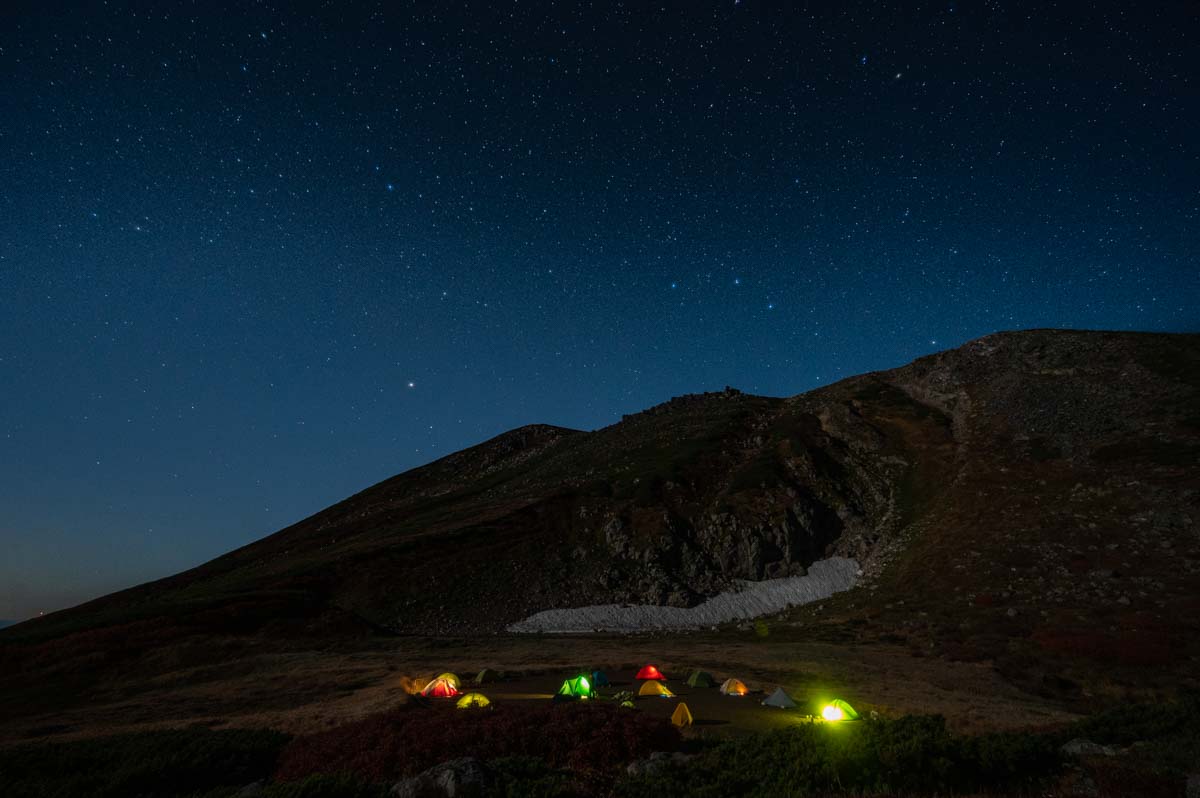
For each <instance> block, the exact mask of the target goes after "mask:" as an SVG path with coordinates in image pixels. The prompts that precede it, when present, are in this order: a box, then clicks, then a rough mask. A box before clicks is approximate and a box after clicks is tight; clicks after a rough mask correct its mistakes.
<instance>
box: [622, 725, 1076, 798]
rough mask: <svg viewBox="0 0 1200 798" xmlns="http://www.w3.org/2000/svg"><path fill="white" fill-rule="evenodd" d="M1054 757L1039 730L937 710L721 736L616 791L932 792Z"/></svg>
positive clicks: (999, 777) (973, 786)
mask: <svg viewBox="0 0 1200 798" xmlns="http://www.w3.org/2000/svg"><path fill="white" fill-rule="evenodd" d="M1058 762H1059V759H1058V753H1057V742H1056V740H1054V739H1052V738H1051V737H1049V736H1041V735H1022V734H991V735H983V736H980V737H959V736H956V735H953V734H951V733H950V732H949V731H948V730H947V729H946V724H945V721H944V720H943V719H942V718H941V717H940V716H909V717H904V718H900V719H898V720H878V721H863V722H859V723H843V724H823V723H801V722H798V723H797V725H796V726H795V727H794V728H791V729H785V730H783V731H778V732H772V733H769V734H760V735H752V736H747V737H744V738H739V739H736V740H729V741H726V742H723V743H721V744H719V745H717V746H715V747H714V748H711V749H709V750H708V751H705V752H704V753H702V754H701V755H700V756H699V757H697V758H696V759H695V760H693V761H691V762H689V763H688V764H687V765H686V766H684V767H678V768H673V769H671V770H664V771H660V772H658V773H655V774H652V775H647V776H641V777H637V778H628V779H626V780H624V781H623V782H621V783H620V784H619V785H618V794H619V795H621V796H628V797H629V798H633V797H634V796H644V795H655V796H662V797H663V798H666V797H667V796H695V797H696V798H704V797H705V796H708V797H710V798H716V797H717V796H727V795H747V796H787V795H806V794H810V793H817V794H823V793H829V792H837V793H851V794H857V793H874V792H885V793H891V792H900V793H906V794H908V793H938V794H946V793H953V792H965V791H974V790H980V789H984V788H987V789H995V788H997V787H1008V786H1016V785H1019V784H1026V783H1030V782H1033V781H1036V780H1038V779H1040V778H1044V777H1046V776H1047V775H1048V774H1050V773H1051V772H1053V771H1054V770H1055V768H1056V767H1057V765H1058Z"/></svg>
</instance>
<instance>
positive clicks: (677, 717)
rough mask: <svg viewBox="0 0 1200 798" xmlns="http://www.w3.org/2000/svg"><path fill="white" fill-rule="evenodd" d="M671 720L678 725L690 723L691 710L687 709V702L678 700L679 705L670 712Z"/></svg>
mask: <svg viewBox="0 0 1200 798" xmlns="http://www.w3.org/2000/svg"><path fill="white" fill-rule="evenodd" d="M671 722H672V723H674V724H675V725H676V726H680V727H682V726H691V725H692V711H691V710H690V709H688V705H687V704H685V703H683V702H682V701H680V702H679V706H677V707H675V711H674V712H672V713H671Z"/></svg>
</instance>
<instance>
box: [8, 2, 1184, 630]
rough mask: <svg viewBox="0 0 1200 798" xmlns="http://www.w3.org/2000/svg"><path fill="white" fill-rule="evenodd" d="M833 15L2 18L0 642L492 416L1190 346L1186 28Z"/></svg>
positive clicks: (633, 7)
mask: <svg viewBox="0 0 1200 798" xmlns="http://www.w3.org/2000/svg"><path fill="white" fill-rule="evenodd" d="M791 5H792V4H790V3H780V4H777V6H791ZM828 5H829V6H835V7H836V8H837V9H838V10H836V11H828V10H825V9H824V6H823V5H820V4H818V5H815V6H813V9H814V10H804V11H799V10H792V11H782V10H779V8H778V7H772V4H766V3H755V2H751V1H750V0H744V2H740V3H738V2H734V1H733V0H729V1H728V2H723V3H720V4H716V5H709V4H707V3H701V2H689V3H680V4H671V5H668V6H666V7H664V6H663V5H661V4H642V3H638V2H625V3H615V2H614V3H611V4H610V3H596V4H595V5H587V4H580V5H576V4H573V3H555V4H550V3H546V2H542V3H539V2H521V3H519V4H513V3H508V2H502V1H501V0H496V2H494V3H493V2H478V3H470V4H461V3H459V4H451V3H448V2H447V3H443V2H425V3H408V2H381V3H378V4H372V5H363V6H357V5H353V4H349V3H342V2H329V3H325V4H322V5H321V6H320V7H314V8H309V9H306V10H305V11H304V12H303V13H301V12H298V11H296V10H294V9H293V6H292V4H286V3H280V4H278V5H277V6H275V5H271V4H263V3H255V4H249V3H246V4H236V5H235V6H233V7H231V8H227V9H224V10H221V11H214V10H213V9H214V8H215V5H213V4H209V3H200V2H198V3H172V2H153V3H149V2H148V3H144V4H125V3H119V2H108V3H87V4H82V3H74V4H69V5H57V4H55V3H46V2H39V3H25V2H17V3H11V2H10V3H5V4H3V9H2V10H0V397H2V398H0V618H22V617H27V616H29V615H33V614H36V613H37V612H39V611H42V610H51V609H56V608H59V607H62V606H66V605H69V604H72V603H75V602H78V601H80V600H83V599H85V598H89V597H92V596H95V595H98V594H100V593H104V592H108V591H110V590H113V589H116V588H120V587H125V586H128V585H131V584H134V583H137V582H140V581H144V580H147V579H150V578H155V577H159V576H164V575H167V574H169V573H172V572H175V571H178V570H181V569H183V568H186V567H190V566H192V565H196V564H198V563H200V562H201V561H203V560H206V559H209V558H211V557H213V556H216V555H218V554H220V553H222V552H224V551H227V550H229V549H231V548H233V547H236V546H239V545H242V544H244V543H247V542H249V541H250V540H252V539H255V538H257V537H261V536H263V535H265V534H267V533H269V532H272V531H274V530H276V529H278V528H280V527H282V526H285V525H286V524H288V523H291V522H293V521H296V520H298V519H300V518H302V517H304V516H306V515H308V514H310V513H312V512H314V511H316V510H318V509H320V508H322V507H324V506H326V505H328V504H331V503H333V502H334V501H337V500H339V499H341V498H344V497H345V496H347V495H349V494H351V493H353V492H356V491H358V490H360V489H362V488H364V487H366V486H368V485H370V484H371V483H374V482H376V481H378V480H380V479H383V478H385V477H388V476H390V475H392V474H395V473H397V472H399V471H403V470H405V469H407V468H410V467H413V466H416V465H419V464H421V463H424V462H427V461H429V460H431V459H434V458H437V457H440V456H442V455H444V454H447V453H449V452H451V451H454V450H456V449H459V448H462V447H464V446H467V445H471V444H473V443H477V442H479V441H481V440H484V439H486V438H488V437H490V436H493V435H495V434H498V433H500V432H502V431H504V430H506V429H509V428H512V427H515V426H519V425H522V424H527V423H533V422H545V423H552V424H560V425H564V426H570V427H577V428H584V429H592V428H596V427H599V426H604V425H607V424H610V423H612V422H614V421H617V420H619V418H620V416H621V414H622V413H628V412H633V411H636V410H639V409H642V408H644V407H647V406H649V405H653V404H656V403H658V402H661V401H664V400H666V399H667V398H669V397H671V396H672V395H676V394H681V393H687V392H695V391H703V390H715V389H720V388H722V387H723V386H725V385H733V386H735V387H738V388H741V389H743V390H745V391H750V392H755V393H762V394H770V395H790V394H794V393H799V392H801V391H804V390H808V389H810V388H813V387H816V386H820V385H825V384H828V383H830V382H832V381H834V380H837V379H839V378H841V377H846V376H850V375H853V374H856V373H860V372H863V371H868V370H872V369H878V368H886V367H891V366H896V365H900V364H903V363H905V362H907V361H909V360H911V359H912V358H914V357H917V356H919V355H922V354H926V353H929V352H932V351H935V350H939V349H945V348H949V347H953V346H957V345H959V344H961V343H963V342H964V341H967V340H969V339H971V338H974V337H977V336H980V335H984V334H987V333H989V332H993V331H996V330H1001V329H1014V328H1028V327H1047V326H1053V327H1076V328H1111V329H1139V330H1161V331H1179V330H1196V329H1197V328H1198V327H1200V311H1198V310H1197V306H1198V301H1200V277H1198V271H1200V270H1198V268H1197V251H1198V249H1200V247H1198V243H1200V145H1198V143H1197V142H1198V141H1200V132H1198V131H1200V78H1198V75H1200V56H1198V53H1200V16H1198V15H1197V11H1196V9H1197V6H1196V5H1195V3H1191V2H1178V3H1163V4H1159V3H1148V4H1129V3H1120V4H1113V5H1112V6H1111V7H1107V8H1106V7H1104V6H1102V5H1093V4H1087V5H1086V6H1085V5H1084V4H1080V5H1079V6H1078V7H1075V6H1062V5H1059V6H1053V5H1050V4H1044V3H1040V2H1039V3H1033V2H1031V3H1026V4H1023V5H1024V7H1023V8H1022V7H1019V6H1018V5H1017V4H1009V3H999V2H988V3H969V2H942V3H934V4H916V3H912V4H909V3H902V4H898V5H893V4H887V3H879V2H875V1H874V0H871V1H870V2H863V3H830V4H828Z"/></svg>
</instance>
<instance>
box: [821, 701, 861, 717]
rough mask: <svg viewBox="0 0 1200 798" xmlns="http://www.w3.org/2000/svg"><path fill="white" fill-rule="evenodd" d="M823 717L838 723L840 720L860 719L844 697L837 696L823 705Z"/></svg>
mask: <svg viewBox="0 0 1200 798" xmlns="http://www.w3.org/2000/svg"><path fill="white" fill-rule="evenodd" d="M821 717H822V718H823V719H824V720H827V721H832V722H835V723H836V722H837V721H840V720H858V713H857V712H855V711H854V707H852V706H850V705H849V704H847V703H846V702H845V701H843V700H842V699H840V698H835V699H833V700H832V701H830V702H829V703H828V704H826V705H825V706H823V707H821Z"/></svg>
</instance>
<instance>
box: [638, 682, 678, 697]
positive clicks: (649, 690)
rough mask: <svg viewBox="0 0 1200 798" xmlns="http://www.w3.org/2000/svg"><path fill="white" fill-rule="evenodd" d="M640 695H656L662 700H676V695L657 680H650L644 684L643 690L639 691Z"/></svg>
mask: <svg viewBox="0 0 1200 798" xmlns="http://www.w3.org/2000/svg"><path fill="white" fill-rule="evenodd" d="M638 695H656V696H659V697H660V698H674V697H675V694H674V693H672V692H671V691H670V690H668V689H667V688H666V687H664V686H663V683H662V682H660V681H657V680H655V679H649V680H647V681H645V682H642V689H640V690H638Z"/></svg>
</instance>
